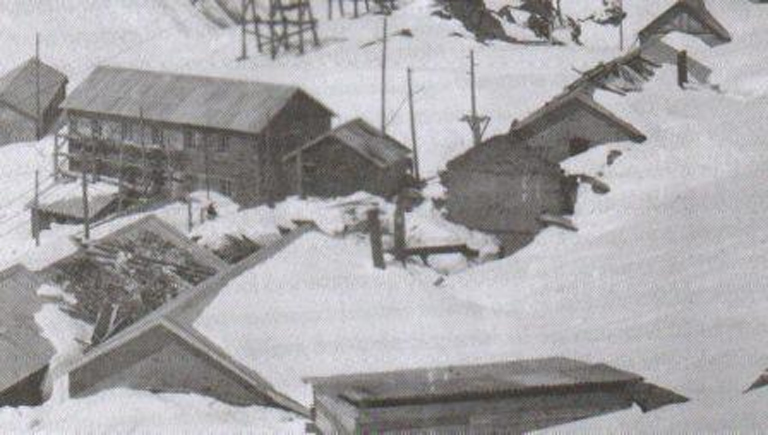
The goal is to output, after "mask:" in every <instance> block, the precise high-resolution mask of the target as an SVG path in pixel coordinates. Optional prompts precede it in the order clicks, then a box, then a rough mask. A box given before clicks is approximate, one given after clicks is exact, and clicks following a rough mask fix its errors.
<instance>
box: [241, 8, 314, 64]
mask: <svg viewBox="0 0 768 435" xmlns="http://www.w3.org/2000/svg"><path fill="white" fill-rule="evenodd" d="M242 11H243V18H242V21H241V27H242V56H241V59H247V58H248V52H247V50H248V48H247V41H246V39H247V35H248V34H252V35H254V36H255V37H256V47H257V48H258V50H259V53H263V52H264V50H266V49H267V48H269V54H270V56H271V57H272V59H275V58H276V57H277V55H278V54H279V52H280V50H284V51H289V50H291V49H293V48H298V50H299V53H301V54H304V51H305V43H306V41H305V39H306V38H307V37H309V36H310V35H311V38H312V42H313V43H314V46H315V47H317V46H319V45H320V39H319V38H318V36H317V20H316V19H315V16H314V14H313V13H312V6H311V5H310V2H309V0H269V12H268V13H269V15H268V16H267V17H262V16H261V15H260V14H259V12H258V10H257V8H256V0H242ZM307 34H309V35H307Z"/></svg>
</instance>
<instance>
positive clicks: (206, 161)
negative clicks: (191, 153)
mask: <svg viewBox="0 0 768 435" xmlns="http://www.w3.org/2000/svg"><path fill="white" fill-rule="evenodd" d="M208 138H209V136H203V164H204V165H205V197H206V198H207V199H208V200H210V199H211V169H210V159H209V156H208V142H209V141H208Z"/></svg>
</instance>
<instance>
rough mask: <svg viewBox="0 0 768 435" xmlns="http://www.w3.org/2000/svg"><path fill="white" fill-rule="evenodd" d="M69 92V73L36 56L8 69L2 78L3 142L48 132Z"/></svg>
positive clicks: (30, 138)
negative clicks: (65, 73)
mask: <svg viewBox="0 0 768 435" xmlns="http://www.w3.org/2000/svg"><path fill="white" fill-rule="evenodd" d="M66 93H67V76H66V75H64V73H62V72H59V71H58V70H57V69H55V68H54V67H52V66H50V65H48V64H46V63H44V62H42V61H40V60H39V59H37V58H32V59H29V60H28V61H26V62H24V63H23V64H21V65H20V66H18V67H16V68H14V69H12V70H11V71H8V72H7V73H6V74H5V75H4V76H3V77H1V78H0V145H6V144H10V143H15V142H29V141H33V140H37V139H38V138H40V137H43V136H45V134H46V133H47V132H48V131H49V130H50V129H51V127H52V126H53V124H54V123H55V122H56V120H57V119H58V117H59V114H60V113H61V110H60V109H59V105H60V104H61V103H62V101H64V98H65V97H66ZM38 96H39V99H38Z"/></svg>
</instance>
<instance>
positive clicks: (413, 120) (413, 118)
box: [408, 68, 421, 184]
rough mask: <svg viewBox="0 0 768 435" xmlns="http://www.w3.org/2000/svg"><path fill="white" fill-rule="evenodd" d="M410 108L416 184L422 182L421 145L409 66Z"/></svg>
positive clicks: (411, 74) (411, 72)
mask: <svg viewBox="0 0 768 435" xmlns="http://www.w3.org/2000/svg"><path fill="white" fill-rule="evenodd" d="M408 108H409V111H410V115H411V116H410V118H411V143H412V144H413V176H414V178H415V179H416V184H421V174H420V173H419V147H418V143H417V141H416V113H415V112H416V109H415V108H414V104H413V71H412V70H411V69H410V68H408Z"/></svg>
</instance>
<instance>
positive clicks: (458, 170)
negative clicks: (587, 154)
mask: <svg viewBox="0 0 768 435" xmlns="http://www.w3.org/2000/svg"><path fill="white" fill-rule="evenodd" d="M440 178H441V182H442V184H443V185H444V186H445V188H446V208H447V210H448V219H450V220H451V221H453V222H456V223H459V224H462V225H464V226H466V227H469V228H472V229H475V230H481V231H484V232H488V233H493V234H496V235H497V236H499V238H500V239H501V240H502V242H503V246H504V251H505V253H507V254H509V253H512V252H514V251H515V250H516V249H518V248H519V247H521V246H524V245H525V244H527V243H528V242H530V241H531V240H532V239H533V237H534V236H535V234H536V233H538V231H539V230H540V229H541V228H542V224H541V222H540V219H539V218H540V217H541V216H542V215H543V214H550V215H564V214H571V213H573V207H574V204H575V202H576V189H577V182H576V180H575V179H574V178H572V177H568V176H566V175H565V174H564V173H563V171H562V170H561V169H560V166H559V165H558V164H557V163H553V162H551V161H548V160H546V159H544V158H542V157H540V156H539V154H538V153H537V152H536V151H534V150H532V149H530V148H528V147H526V146H525V145H524V144H522V143H515V142H513V141H512V140H511V139H510V138H509V137H508V136H496V137H493V138H490V139H488V140H486V141H485V142H483V143H482V144H481V145H479V146H477V147H474V148H471V149H470V150H469V151H467V152H465V153H464V154H462V155H461V156H459V157H457V158H455V159H453V160H451V161H450V162H448V164H447V165H446V170H445V171H444V172H442V173H441V174H440Z"/></svg>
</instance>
